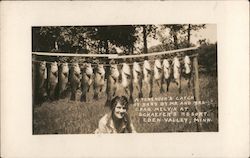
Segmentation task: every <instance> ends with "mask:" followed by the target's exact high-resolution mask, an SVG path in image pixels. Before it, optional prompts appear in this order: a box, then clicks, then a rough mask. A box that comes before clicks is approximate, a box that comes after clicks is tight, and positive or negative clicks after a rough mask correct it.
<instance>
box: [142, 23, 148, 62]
mask: <svg viewBox="0 0 250 158" xmlns="http://www.w3.org/2000/svg"><path fill="white" fill-rule="evenodd" d="M143 44H144V48H143V49H144V51H143V53H144V54H147V53H148V46H147V30H146V25H144V26H143ZM144 59H145V60H147V59H148V57H147V56H146V57H144Z"/></svg>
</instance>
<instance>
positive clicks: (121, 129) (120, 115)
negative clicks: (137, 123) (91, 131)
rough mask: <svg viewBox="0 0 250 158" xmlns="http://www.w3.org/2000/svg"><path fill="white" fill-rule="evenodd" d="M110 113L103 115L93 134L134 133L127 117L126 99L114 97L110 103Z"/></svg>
mask: <svg viewBox="0 0 250 158" xmlns="http://www.w3.org/2000/svg"><path fill="white" fill-rule="evenodd" d="M110 109H111V112H110V113H108V114H105V115H104V116H103V117H102V118H101V119H100V121H99V125H98V128H97V129H96V130H95V133H96V134H97V133H135V132H136V131H135V129H134V126H133V124H132V123H131V120H130V118H129V116H128V113H127V111H128V99H127V98H126V97H125V96H116V97H115V98H114V99H112V101H111V106H110Z"/></svg>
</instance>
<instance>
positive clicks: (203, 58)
mask: <svg viewBox="0 0 250 158" xmlns="http://www.w3.org/2000/svg"><path fill="white" fill-rule="evenodd" d="M201 41H202V40H201ZM198 51H199V56H198V60H199V65H200V67H201V68H204V69H205V71H206V72H207V73H212V74H214V75H217V43H215V44H210V43H207V42H206V41H205V40H203V42H202V43H201V46H200V47H199V50H198Z"/></svg>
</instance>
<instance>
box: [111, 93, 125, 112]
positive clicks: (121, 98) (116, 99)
mask: <svg viewBox="0 0 250 158" xmlns="http://www.w3.org/2000/svg"><path fill="white" fill-rule="evenodd" d="M118 102H119V103H120V104H121V105H124V106H125V108H126V109H127V110H128V99H127V97H125V96H116V97H114V98H113V99H112V100H111V105H110V109H111V110H112V111H113V110H114V109H115V106H116V105H117V104H118Z"/></svg>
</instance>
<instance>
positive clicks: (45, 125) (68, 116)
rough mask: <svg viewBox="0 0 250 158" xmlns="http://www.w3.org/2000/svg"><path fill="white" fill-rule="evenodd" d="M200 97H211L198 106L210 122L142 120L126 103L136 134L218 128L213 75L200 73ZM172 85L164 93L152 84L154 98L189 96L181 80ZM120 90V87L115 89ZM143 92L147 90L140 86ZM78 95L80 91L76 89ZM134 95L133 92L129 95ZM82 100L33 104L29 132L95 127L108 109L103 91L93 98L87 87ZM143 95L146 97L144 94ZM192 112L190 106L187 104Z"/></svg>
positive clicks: (78, 131)
mask: <svg viewBox="0 0 250 158" xmlns="http://www.w3.org/2000/svg"><path fill="white" fill-rule="evenodd" d="M199 81H200V94H201V100H208V99H210V100H211V99H212V100H214V104H212V105H202V106H201V110H202V111H207V112H209V113H210V118H211V120H212V121H211V122H208V123H203V124H202V126H200V124H198V123H191V124H187V123H173V122H171V123H169V122H168V123H167V122H160V123H145V122H143V120H142V118H141V117H139V116H138V111H136V110H135V108H136V107H135V106H133V105H130V109H129V114H130V117H131V120H132V122H133V124H134V126H135V128H136V131H137V132H138V133H151V132H195V131H208V132H209V131H218V99H217V96H218V88H217V87H218V86H217V77H216V76H213V75H205V74H200V78H199ZM176 87H177V86H176V85H175V84H174V83H171V85H170V90H169V92H167V93H163V94H160V92H159V90H158V87H157V86H154V89H153V90H154V93H153V94H154V97H166V96H172V97H176V96H192V95H193V93H192V89H189V88H188V87H187V82H186V81H185V80H182V92H181V94H179V93H178V90H177V89H176ZM119 91H121V90H119ZM143 92H144V93H145V92H147V89H146V88H145V87H144V88H143ZM79 94H80V92H79ZM133 96H134V98H136V95H135V94H134V95H133ZM87 97H88V100H87V102H86V103H84V102H80V101H79V97H78V98H77V101H70V100H69V98H66V99H60V100H58V101H53V102H44V103H43V104H42V105H41V106H34V107H33V134H89V133H93V132H94V131H95V129H96V128H97V127H98V121H99V120H100V118H101V117H102V116H103V115H104V114H105V113H106V112H108V111H109V109H108V108H107V107H104V104H105V101H106V94H105V93H104V92H102V93H101V94H100V99H99V100H98V101H94V100H93V99H92V97H93V91H92V90H90V92H89V94H88V96H87ZM145 97H146V96H145ZM190 109H191V110H192V111H195V107H194V106H190Z"/></svg>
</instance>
